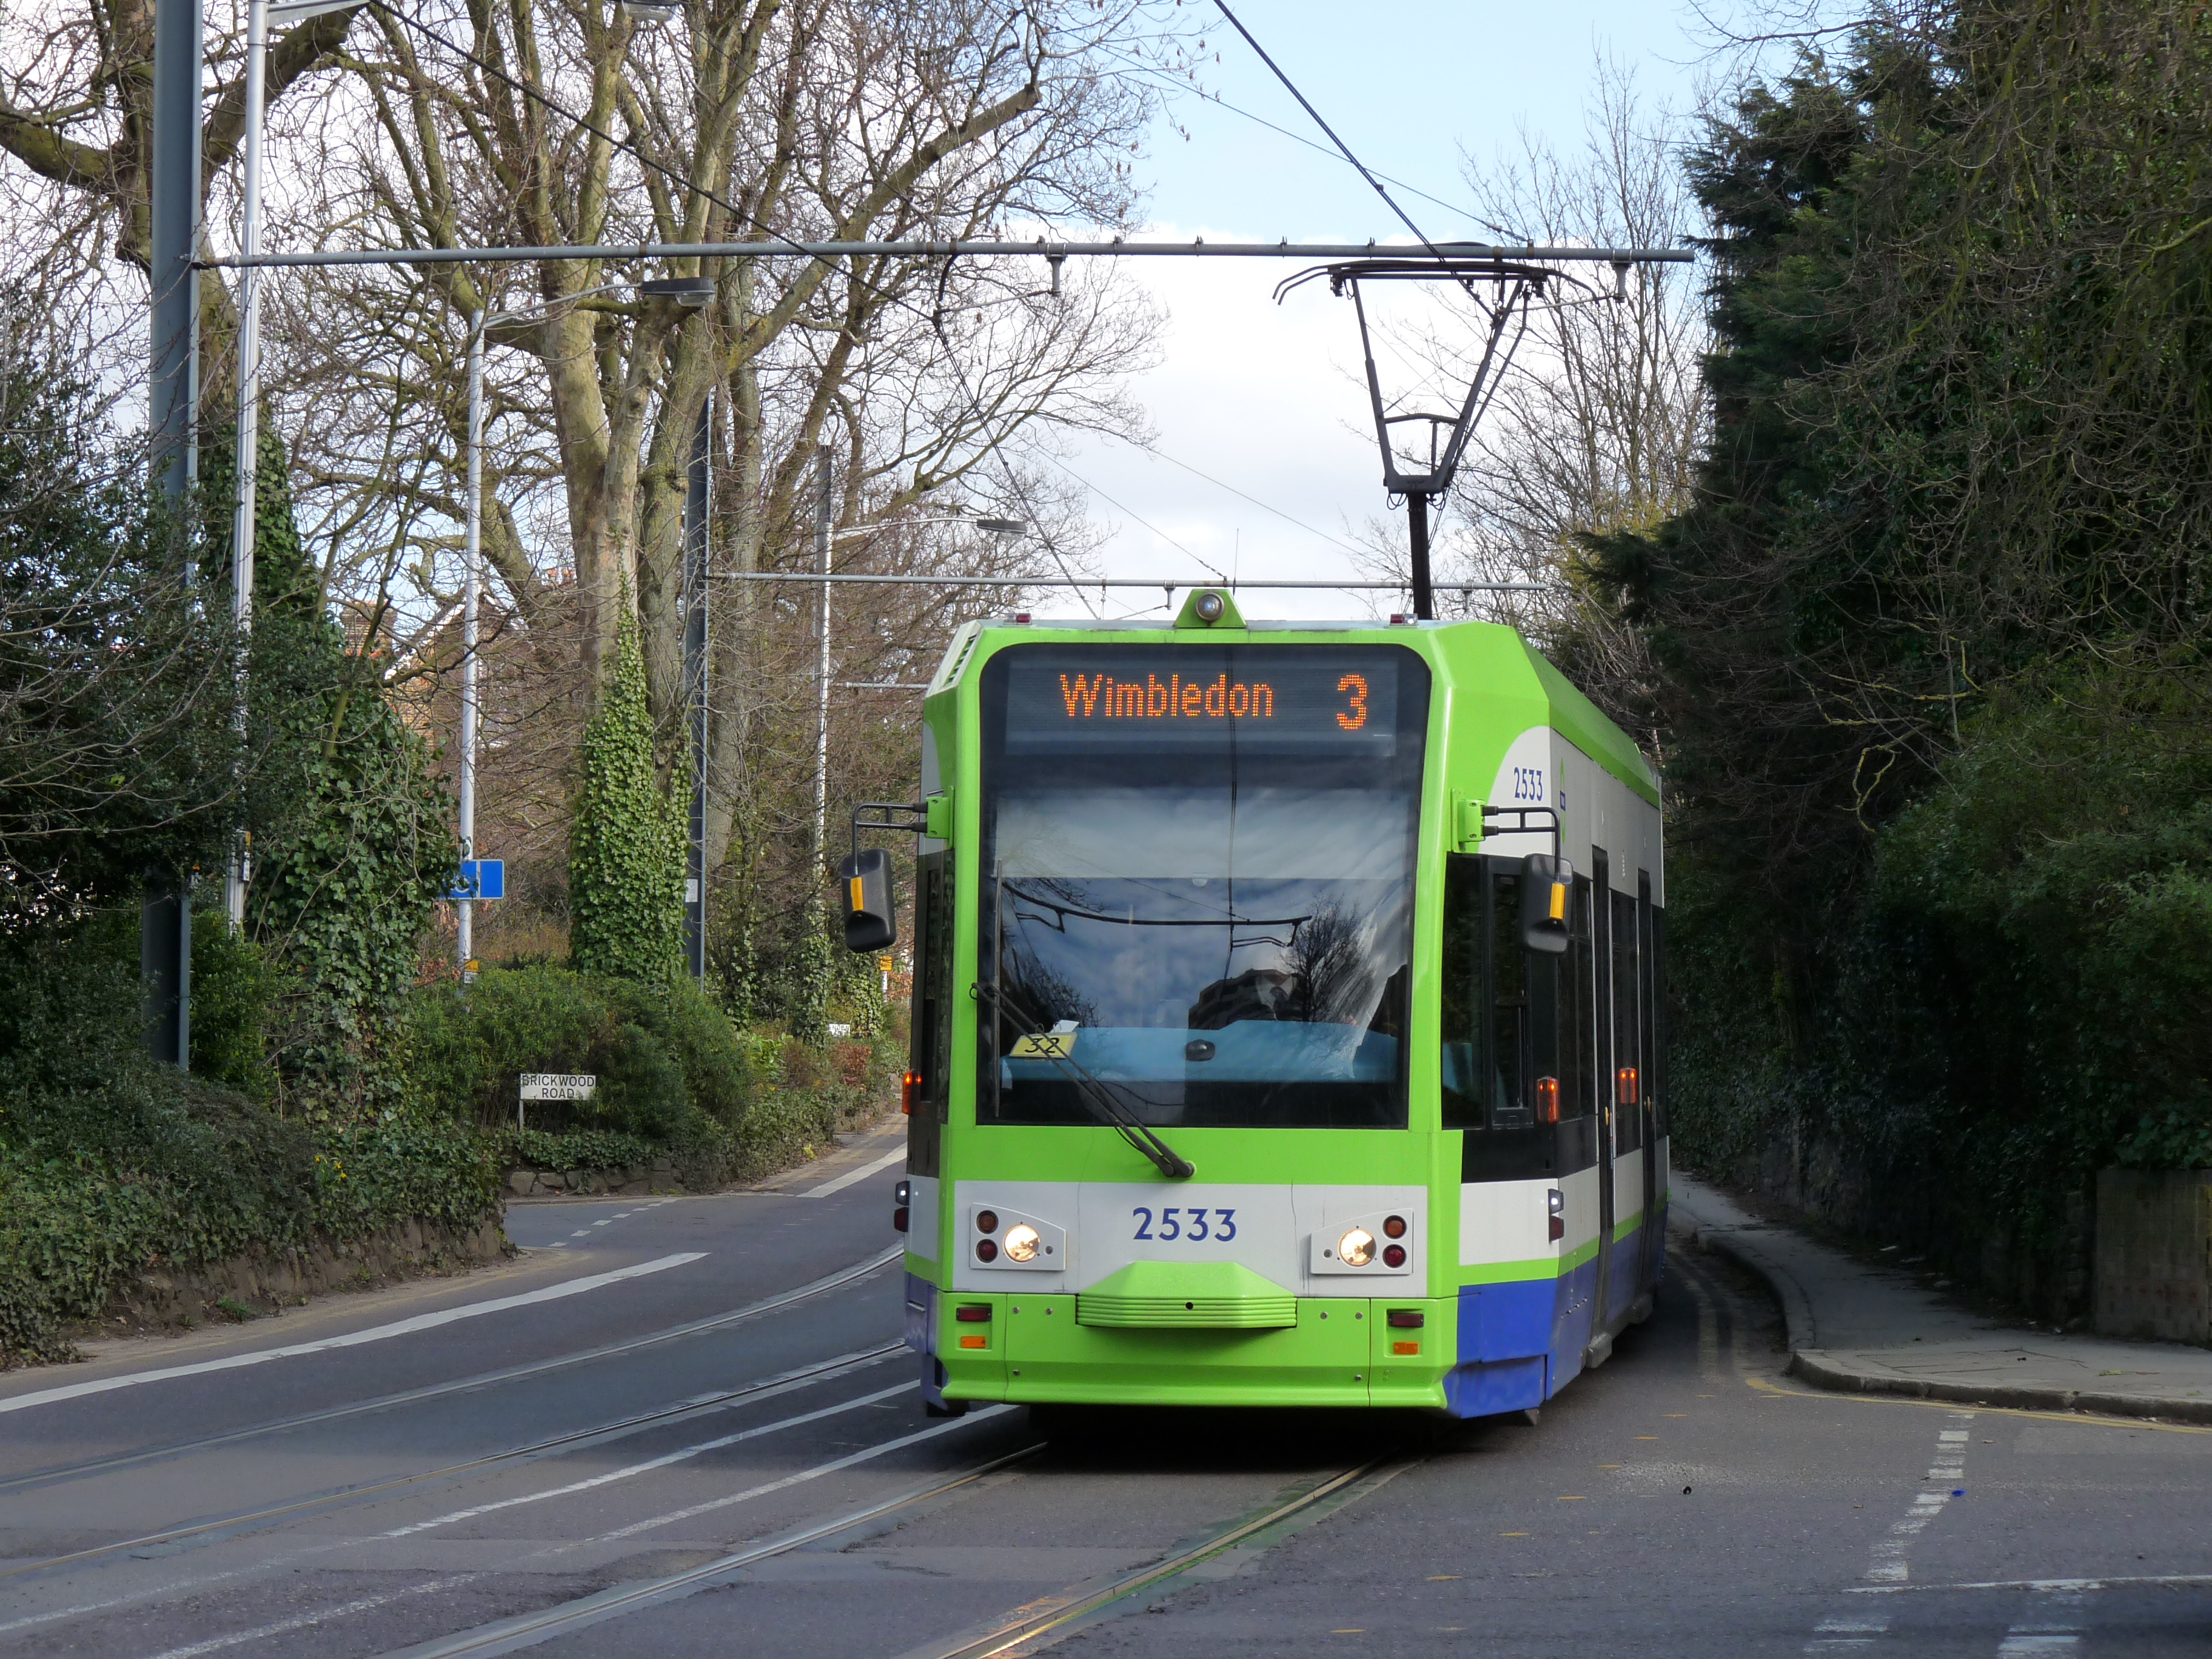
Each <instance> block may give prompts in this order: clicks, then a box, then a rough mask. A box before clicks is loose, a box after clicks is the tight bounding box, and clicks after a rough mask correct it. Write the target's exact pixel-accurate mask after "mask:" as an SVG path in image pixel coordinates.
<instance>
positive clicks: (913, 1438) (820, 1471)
mask: <svg viewBox="0 0 2212 1659" xmlns="http://www.w3.org/2000/svg"><path fill="white" fill-rule="evenodd" d="M909 1386H914V1385H909ZM1014 1409H1015V1407H1012V1406H986V1407H982V1409H981V1410H980V1411H971V1412H969V1413H967V1414H966V1415H965V1416H963V1417H956V1418H954V1419H951V1421H950V1422H946V1423H936V1424H932V1425H930V1426H929V1427H928V1428H926V1429H916V1430H915V1431H914V1432H913V1433H912V1434H907V1435H901V1436H900V1437H898V1438H897V1439H896V1440H886V1441H884V1443H883V1444H881V1445H880V1446H863V1447H862V1448H861V1449H860V1450H859V1451H856V1452H848V1453H846V1454H845V1455H844V1456H842V1457H834V1458H832V1459H830V1460H829V1462H827V1463H817V1464H816V1465H815V1466H814V1467H813V1468H811V1469H801V1470H800V1471H799V1473H798V1474H787V1475H785V1476H784V1477H783V1479H782V1480H771V1481H769V1483H768V1484H767V1485H766V1486H749V1487H747V1488H746V1489H745V1490H744V1491H743V1492H732V1493H731V1494H730V1495H729V1496H728V1497H727V1498H712V1499H710V1500H708V1502H706V1503H704V1504H692V1505H691V1506H690V1508H689V1509H681V1510H670V1511H669V1512H668V1513H667V1514H665V1515H656V1516H653V1518H652V1519H651V1520H649V1521H633V1522H630V1523H629V1525H628V1526H626V1527H617V1528H615V1529H614V1530H613V1531H612V1532H608V1533H601V1534H599V1537H597V1538H595V1539H593V1540H592V1542H593V1543H605V1542H607V1541H609V1540H611V1539H617V1538H634V1537H635V1536H636V1535H637V1534H639V1533H641V1532H651V1531H653V1528H656V1527H672V1526H674V1525H675V1524H676V1523H677V1522H678V1521H689V1520H690V1519H691V1518H692V1517H693V1516H700V1515H705V1514H706V1513H708V1511H709V1510H726V1509H728V1508H729V1507H730V1505H731V1504H744V1503H750V1501H751V1500H752V1499H754V1498H765V1497H766V1496H768V1494H769V1493H770V1492H781V1491H782V1490H783V1489H784V1488H785V1487H786V1486H798V1485H799V1483H800V1482H801V1481H805V1480H820V1479H821V1478H822V1477H823V1475H825V1474H836V1473H837V1471H838V1470H840V1469H849V1468H852V1467H853V1466H854V1464H855V1463H865V1462H867V1461H868V1460H869V1459H870V1458H872V1457H881V1456H882V1455H884V1453H885V1452H895V1451H903V1450H905V1449H906V1448H908V1446H918V1445H920V1444H921V1443H922V1442H923V1441H925V1440H934V1439H936V1438H937V1437H938V1436H939V1435H940V1434H951V1432H952V1431H954V1430H955V1429H964V1428H969V1427H972V1426H973V1425H975V1424H977V1423H981V1422H983V1421H985V1420H987V1419H990V1418H994V1417H1003V1416H1004V1415H1006V1413H1008V1412H1010V1411H1012V1410H1014Z"/></svg>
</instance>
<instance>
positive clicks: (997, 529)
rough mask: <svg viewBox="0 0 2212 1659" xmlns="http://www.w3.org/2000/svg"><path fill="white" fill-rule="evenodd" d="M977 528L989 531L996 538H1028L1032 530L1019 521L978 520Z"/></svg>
mask: <svg viewBox="0 0 2212 1659" xmlns="http://www.w3.org/2000/svg"><path fill="white" fill-rule="evenodd" d="M975 528H976V529H978V530H987V531H989V532H991V533H992V534H993V535H994V536H1026V535H1028V534H1029V530H1030V527H1029V526H1028V525H1026V524H1024V523H1023V522H1022V520H1019V519H978V520H975Z"/></svg>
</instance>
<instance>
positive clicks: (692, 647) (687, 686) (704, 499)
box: [684, 390, 714, 985]
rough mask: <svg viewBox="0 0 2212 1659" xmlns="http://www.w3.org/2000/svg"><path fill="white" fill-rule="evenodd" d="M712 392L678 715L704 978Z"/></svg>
mask: <svg viewBox="0 0 2212 1659" xmlns="http://www.w3.org/2000/svg"><path fill="white" fill-rule="evenodd" d="M713 460H714V392H712V391H711V390H709V391H708V393H707V401H706V402H705V403H703V404H701V405H700V406H699V427H698V430H697V431H696V433H695V434H694V435H692V439H691V477H690V489H689V490H688V492H687V494H686V495H685V497H684V728H685V735H686V736H687V737H688V738H690V747H691V823H690V846H689V847H688V848H686V849H685V854H684V862H685V866H686V875H685V880H684V965H685V966H686V967H687V968H688V969H690V973H691V977H692V978H694V979H696V980H697V981H700V983H702V985H703V984H704V983H705V982H706V979H707V515H708V512H709V511H710V510H711V508H712V506H713V493H712V490H711V489H710V485H711V484H712V483H713V476H712V471H711V468H712V465H713Z"/></svg>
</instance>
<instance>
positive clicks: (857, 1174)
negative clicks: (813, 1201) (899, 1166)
mask: <svg viewBox="0 0 2212 1659" xmlns="http://www.w3.org/2000/svg"><path fill="white" fill-rule="evenodd" d="M905 1157H906V1148H905V1147H903V1146H902V1147H900V1148H899V1149H898V1150H897V1151H896V1152H885V1153H884V1155H883V1156H882V1157H881V1158H878V1159H877V1160H876V1161H875V1162H874V1163H872V1164H862V1165H861V1166H860V1168H859V1169H857V1170H846V1171H845V1173H844V1174H842V1175H841V1176H836V1178H835V1179H833V1180H829V1181H825V1182H823V1183H822V1184H821V1185H820V1186H819V1187H810V1188H807V1189H806V1190H805V1192H803V1193H793V1194H792V1196H793V1198H827V1197H829V1194H832V1193H842V1192H843V1191H844V1190H845V1188H848V1187H849V1186H851V1185H852V1184H853V1183H854V1182H856V1181H866V1179H867V1178H868V1177H869V1176H872V1175H874V1174H876V1173H877V1172H878V1170H888V1169H890V1167H891V1165H892V1164H896V1163H898V1162H900V1161H901V1160H902V1159H903V1158H905Z"/></svg>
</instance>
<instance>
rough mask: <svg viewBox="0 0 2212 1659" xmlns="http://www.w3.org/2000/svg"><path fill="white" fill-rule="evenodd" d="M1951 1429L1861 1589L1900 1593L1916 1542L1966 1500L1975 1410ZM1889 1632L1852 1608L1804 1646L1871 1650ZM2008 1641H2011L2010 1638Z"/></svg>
mask: <svg viewBox="0 0 2212 1659" xmlns="http://www.w3.org/2000/svg"><path fill="white" fill-rule="evenodd" d="M1946 1415H1947V1416H1948V1418H1949V1419H1951V1423H1952V1425H1953V1426H1951V1427H1949V1428H1947V1429H1943V1430H1941V1431H1938V1432H1937V1434H1936V1456H1935V1459H1934V1461H1933V1462H1930V1463H1929V1466H1928V1473H1927V1475H1926V1476H1925V1477H1924V1480H1923V1486H1922V1488H1921V1490H1920V1491H1919V1492H1915V1493H1914V1494H1913V1497H1912V1504H1911V1508H1910V1509H1908V1510H1905V1516H1904V1518H1903V1519H1902V1520H1899V1521H1894V1522H1891V1523H1890V1528H1889V1532H1888V1534H1887V1536H1885V1537H1883V1538H1881V1539H1879V1540H1877V1541H1875V1547H1874V1551H1873V1556H1872V1559H1871V1560H1870V1561H1869V1564H1868V1566H1867V1571H1866V1578H1865V1581H1864V1582H1863V1583H1860V1584H1857V1585H1854V1586H1852V1588H1853V1589H1859V1590H1869V1589H1901V1588H1903V1587H1904V1585H1905V1582H1906V1580H1907V1579H1908V1578H1910V1577H1911V1572H1910V1571H1909V1570H1908V1568H1907V1567H1906V1565H1905V1558H1906V1556H1907V1555H1908V1554H1910V1553H1911V1549H1912V1541H1913V1540H1915V1539H1916V1538H1917V1537H1919V1536H1920V1534H1922V1533H1923V1532H1925V1531H1926V1530H1927V1529H1928V1523H1929V1522H1931V1521H1933V1520H1934V1519H1935V1518H1936V1516H1939V1515H1941V1514H1942V1512H1943V1510H1944V1509H1945V1507H1946V1506H1947V1505H1948V1504H1949V1503H1950V1501H1951V1500H1952V1499H1953V1498H1961V1497H1964V1496H1965V1495H1966V1486H1965V1484H1964V1483H1965V1480H1966V1447H1967V1445H1968V1444H1969V1443H1971V1442H1972V1438H1973V1431H1972V1429H1971V1428H1969V1427H1968V1426H1967V1425H1969V1424H1971V1423H1972V1421H1973V1420H1974V1413H1972V1412H1971V1411H1956V1412H1949V1413H1946ZM1888 1632H1889V1615H1888V1614H1887V1613H1867V1612H1864V1611H1861V1610H1857V1609H1854V1610H1853V1611H1852V1612H1850V1613H1838V1614H1836V1615H1835V1616H1833V1617H1832V1618H1828V1619H1823V1620H1821V1621H1820V1623H1819V1624H1818V1625H1817V1626H1814V1632H1813V1638H1812V1639H1811V1640H1810V1641H1808V1642H1807V1643H1806V1644H1805V1651H1806V1652H1807V1653H1808V1654H1833V1653H1842V1652H1845V1651H1847V1650H1858V1649H1863V1648H1870V1647H1873V1646H1874V1645H1875V1644H1876V1643H1877V1642H1878V1641H1879V1640H1880V1639H1881V1638H1882V1637H1884V1636H1886V1635H1887V1634H1888ZM2007 1639H2008V1640H2009V1639H2010V1638H2007ZM2001 1651H2002V1652H2003V1653H2004V1654H2006V1655H2007V1656H2009V1655H2011V1654H2013V1653H2015V1652H2018V1653H2021V1654H2023V1655H2025V1654H2033V1653H2044V1652H2055V1651H2057V1650H2056V1649H2045V1648H2020V1649H2017V1650H2015V1649H2012V1648H2005V1649H2002V1650H2001Z"/></svg>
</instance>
